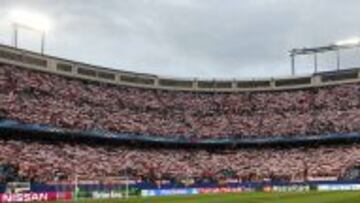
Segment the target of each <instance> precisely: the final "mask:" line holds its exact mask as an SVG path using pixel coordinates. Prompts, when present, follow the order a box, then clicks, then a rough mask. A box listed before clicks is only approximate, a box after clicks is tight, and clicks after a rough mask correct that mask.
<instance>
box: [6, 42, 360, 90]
mask: <svg viewBox="0 0 360 203" xmlns="http://www.w3.org/2000/svg"><path fill="white" fill-rule="evenodd" d="M0 63H3V64H8V65H14V66H19V67H23V68H28V69H33V70H37V71H43V72H48V73H53V74H59V75H63V76H67V77H73V78H79V79H85V80H90V81H95V82H102V83H109V84H114V85H126V86H134V87H141V88H151V89H163V90H172V91H194V92H197V91H201V92H246V91H274V90H288V89H301V88H309V87H321V86H329V85H336V84H343V83H354V82H360V68H352V69H346V70H340V71H334V72H323V73H316V74H313V75H305V76H289V77H282V78H263V79H246V80H240V79H233V80H217V79H213V80H200V79H196V78H194V79H181V78H167V77H161V76H157V75H152V74H142V73H135V72H127V71H121V70H115V69H111V68H104V67H100V66H94V65H90V64H86V63H82V62H76V61H71V60H66V59H62V58H58V57H53V56H48V55H42V54H39V53H35V52H31V51H27V50H23V49H17V48H13V47H10V46H6V45H0Z"/></svg>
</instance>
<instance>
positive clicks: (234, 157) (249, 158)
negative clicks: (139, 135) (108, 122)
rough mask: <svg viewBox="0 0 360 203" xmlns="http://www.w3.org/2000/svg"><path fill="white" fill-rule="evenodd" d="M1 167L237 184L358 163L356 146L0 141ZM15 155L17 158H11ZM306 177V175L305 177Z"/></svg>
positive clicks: (320, 173)
mask: <svg viewBox="0 0 360 203" xmlns="http://www.w3.org/2000/svg"><path fill="white" fill-rule="evenodd" d="M0 146H1V147H0V164H1V163H2V164H5V163H6V164H9V165H11V166H15V168H17V169H18V170H19V176H21V177H25V178H27V179H29V180H32V181H38V182H52V181H61V180H62V181H66V180H68V181H72V180H74V179H75V174H77V178H78V179H79V180H84V181H86V180H100V179H105V178H106V177H119V176H120V175H123V174H120V173H121V171H125V170H129V169H131V171H132V173H131V174H132V177H133V178H137V179H141V178H144V177H154V178H156V179H161V178H165V177H166V178H171V177H172V178H187V177H194V178H196V177H198V178H203V177H211V178H217V179H220V178H222V177H223V176H224V173H223V172H224V171H231V172H232V173H233V175H231V176H232V177H231V178H237V179H239V180H242V181H245V180H253V181H256V180H264V179H271V180H273V179H282V180H304V179H306V178H309V177H335V178H336V177H339V176H341V175H342V174H343V173H344V170H346V169H347V168H349V167H351V166H356V165H358V164H359V163H360V145H358V144H353V145H340V146H318V147H301V148H264V149H261V148H256V149H236V150H235V149H232V150H221V151H208V150H205V149H162V148H143V147H142V148H140V147H137V148H135V147H129V146H116V147H115V146H108V145H106V146H105V145H94V144H75V143H70V144H69V143H65V142H64V143H61V142H56V143H55V142H54V141H52V142H45V141H42V142H39V141H29V140H27V141H25V140H3V139H1V140H0ZM15 157H16V158H15ZM305 176H306V177H305Z"/></svg>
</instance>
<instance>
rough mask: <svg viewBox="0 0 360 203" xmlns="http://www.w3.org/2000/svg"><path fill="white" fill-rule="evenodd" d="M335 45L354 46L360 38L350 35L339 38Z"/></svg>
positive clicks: (359, 42) (359, 43)
mask: <svg viewBox="0 0 360 203" xmlns="http://www.w3.org/2000/svg"><path fill="white" fill-rule="evenodd" d="M335 45H336V46H356V45H360V38H359V37H352V38H349V39H345V40H340V41H337V42H335Z"/></svg>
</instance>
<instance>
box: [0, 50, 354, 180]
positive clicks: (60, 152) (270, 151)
mask: <svg viewBox="0 0 360 203" xmlns="http://www.w3.org/2000/svg"><path fill="white" fill-rule="evenodd" d="M74 64H75V63H73V62H69V61H64V60H61V59H54V58H51V57H49V58H47V57H46V56H38V55H36V54H33V53H28V52H26V51H19V50H15V49H10V48H6V47H2V46H0V124H1V125H0V127H4V126H3V125H2V124H3V122H4V123H6V124H7V125H13V126H15V127H16V125H15V124H14V123H12V122H17V123H23V124H30V125H32V130H36V129H37V130H38V129H40V127H39V126H50V127H56V129H57V130H59V129H61V130H62V131H63V132H68V131H66V130H72V131H71V133H68V134H67V135H65V134H66V133H62V135H63V136H64V137H66V136H67V137H70V138H71V139H73V137H72V135H73V134H72V133H73V131H78V132H84V134H86V133H87V132H90V131H98V132H108V133H112V132H113V133H118V134H127V135H130V136H131V137H132V138H133V139H134V140H131V141H134V142H130V144H128V143H122V144H120V145H108V144H107V143H102V142H100V141H97V142H94V141H92V140H90V136H88V139H87V137H86V135H85V138H84V137H83V138H82V139H80V138H77V139H75V138H74V139H73V140H72V141H70V142H69V140H67V141H64V140H62V139H61V138H62V137H57V138H55V137H48V138H47V139H39V138H38V137H36V138H35V137H33V138H32V136H30V135H27V136H24V134H26V133H29V132H22V133H18V132H17V133H13V134H12V136H11V138H9V137H7V135H8V134H9V132H6V133H5V130H4V131H2V132H1V134H0V137H1V139H0V146H1V147H0V181H2V182H8V181H9V180H14V181H18V180H28V181H31V182H35V183H52V182H56V183H59V182H62V181H64V182H67V183H69V182H71V181H72V180H74V179H76V178H77V177H75V174H76V176H79V178H80V179H81V180H84V181H96V180H102V181H103V180H108V179H111V178H113V177H117V176H119V174H121V173H122V172H124V171H126V172H127V173H128V174H130V175H131V176H132V180H141V181H144V180H147V179H151V180H159V179H160V180H161V179H166V180H176V179H182V180H183V179H187V178H191V179H193V181H194V182H196V183H198V182H201V181H203V180H210V181H211V180H215V181H216V182H219V181H220V180H221V179H235V180H237V181H241V182H243V181H265V180H267V181H297V180H300V181H304V180H318V179H321V180H324V179H331V180H337V179H341V178H342V177H347V178H349V177H350V179H353V178H352V177H353V176H351V175H348V174H347V172H348V170H349V169H352V168H357V167H358V166H359V161H360V145H359V144H356V143H354V142H355V141H356V140H351V141H350V144H349V143H347V144H340V143H337V145H324V144H321V145H317V143H316V142H315V143H313V145H306V146H296V147H295V146H285V147H284V146H277V147H267V148H264V147H252V148H236V147H234V148H232V147H230V148H227V149H224V148H212V147H206V146H205V147H203V146H202V147H199V148H197V147H194V148H190V149H189V148H183V147H181V146H178V145H177V143H173V145H170V146H166V147H161V148H160V147H157V146H156V147H155V146H151V144H148V145H146V146H138V145H137V144H138V143H136V142H135V141H136V139H135V138H138V137H140V136H141V137H142V138H144V137H145V138H146V137H150V136H155V137H159V138H174V137H176V138H180V139H184V140H201V139H204V140H205V139H215V141H216V139H221V138H239V139H250V140H251V139H256V138H264V137H266V138H267V137H276V136H284V137H287V138H290V139H295V138H299V137H301V136H303V137H305V138H306V137H310V136H313V135H318V136H320V137H321V136H327V135H329V134H338V135H340V136H342V135H344V134H346V133H355V134H357V135H358V137H359V132H360V83H359V81H360V80H359V78H360V72H359V70H357V69H354V70H350V71H345V72H343V73H341V72H339V74H334V73H327V74H325V75H320V76H319V75H314V76H311V77H301V78H297V79H278V80H258V81H231V82H229V81H218V82H216V81H214V82H209V81H188V80H175V79H164V78H159V77H157V76H152V75H144V74H135V73H124V72H120V73H117V72H116V71H111V70H107V69H98V68H96V67H91V68H89V67H90V66H89V65H84V64H80V65H79V64H76V65H74ZM135 83H136V85H135ZM203 89H204V90H206V91H202V90H203ZM240 90H241V91H240ZM50 129H53V128H50ZM59 131H60V130H59ZM38 132H39V131H35V134H36V133H38ZM56 133H58V131H56V132H55V131H54V132H53V134H56ZM5 134H7V135H6V136H5ZM10 134H11V133H10ZM32 134H34V132H32ZM39 134H40V133H39ZM104 137H105V136H104ZM145 140H146V139H145ZM134 143H135V144H134ZM355 178H356V177H355Z"/></svg>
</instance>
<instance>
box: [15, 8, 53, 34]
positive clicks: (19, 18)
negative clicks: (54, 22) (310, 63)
mask: <svg viewBox="0 0 360 203" xmlns="http://www.w3.org/2000/svg"><path fill="white" fill-rule="evenodd" d="M10 18H11V20H12V21H13V23H15V24H19V25H21V26H26V27H28V28H31V29H34V30H38V31H42V32H46V31H48V30H49V29H50V27H51V23H50V20H49V19H48V18H47V17H46V16H43V15H41V14H38V13H34V12H30V11H27V10H20V9H16V10H13V11H11V12H10Z"/></svg>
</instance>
